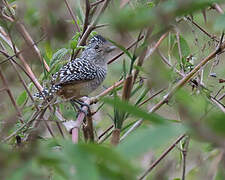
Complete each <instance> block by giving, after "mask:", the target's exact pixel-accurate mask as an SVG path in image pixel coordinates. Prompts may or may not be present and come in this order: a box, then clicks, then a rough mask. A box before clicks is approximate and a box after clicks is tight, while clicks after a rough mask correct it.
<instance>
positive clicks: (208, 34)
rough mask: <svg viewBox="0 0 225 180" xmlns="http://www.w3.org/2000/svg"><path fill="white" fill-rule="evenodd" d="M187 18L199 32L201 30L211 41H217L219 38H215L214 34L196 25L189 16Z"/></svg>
mask: <svg viewBox="0 0 225 180" xmlns="http://www.w3.org/2000/svg"><path fill="white" fill-rule="evenodd" d="M187 20H189V21H190V22H191V23H192V24H194V25H195V26H196V27H197V28H198V29H199V30H200V31H201V32H203V33H204V34H205V35H207V36H208V37H209V38H211V39H212V40H213V41H216V42H219V40H218V39H217V38H216V36H214V35H211V34H210V33H209V32H208V31H206V30H205V29H204V28H202V27H201V26H200V25H198V24H197V23H196V22H195V21H194V20H193V19H191V18H190V17H187Z"/></svg>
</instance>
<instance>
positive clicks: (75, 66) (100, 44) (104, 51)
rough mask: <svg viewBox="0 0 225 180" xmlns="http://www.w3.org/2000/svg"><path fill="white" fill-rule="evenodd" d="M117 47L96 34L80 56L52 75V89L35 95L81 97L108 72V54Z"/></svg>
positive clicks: (95, 85) (97, 84)
mask: <svg viewBox="0 0 225 180" xmlns="http://www.w3.org/2000/svg"><path fill="white" fill-rule="evenodd" d="M113 49H115V47H114V46H112V44H110V43H109V42H108V41H106V40H105V39H104V38H103V37H102V36H100V35H97V36H94V37H93V38H92V39H91V40H90V41H89V44H88V45H87V47H86V48H85V50H84V51H83V52H82V54H81V57H80V58H76V59H74V60H72V61H70V62H68V63H67V64H65V65H64V66H63V67H61V68H60V70H59V71H58V72H57V73H55V74H54V75H53V76H52V81H51V87H50V89H49V90H48V89H46V88H45V89H44V90H43V92H42V94H40V93H36V94H35V96H36V97H38V98H43V96H53V95H55V94H56V95H58V96H60V97H62V98H64V99H71V98H80V97H82V96H85V95H88V94H90V93H91V92H92V91H94V90H95V89H96V88H97V87H98V86H99V85H100V84H101V83H102V82H103V80H104V79H105V77H106V74H107V60H108V54H109V53H110V52H111V51H112V50H113Z"/></svg>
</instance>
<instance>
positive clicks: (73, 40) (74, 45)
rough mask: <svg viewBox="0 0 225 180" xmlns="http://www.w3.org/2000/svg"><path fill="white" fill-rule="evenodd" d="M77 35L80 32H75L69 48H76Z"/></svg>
mask: <svg viewBox="0 0 225 180" xmlns="http://www.w3.org/2000/svg"><path fill="white" fill-rule="evenodd" d="M79 37H80V32H77V33H76V34H75V35H74V36H73V37H72V40H71V41H70V48H71V49H76V48H77V44H78V40H79Z"/></svg>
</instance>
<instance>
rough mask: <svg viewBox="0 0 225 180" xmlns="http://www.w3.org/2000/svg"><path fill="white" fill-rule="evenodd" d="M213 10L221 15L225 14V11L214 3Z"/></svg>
mask: <svg viewBox="0 0 225 180" xmlns="http://www.w3.org/2000/svg"><path fill="white" fill-rule="evenodd" d="M212 8H214V9H215V10H216V11H217V12H218V13H220V14H224V11H223V9H222V8H221V7H220V6H219V4H217V3H214V4H213V5H212Z"/></svg>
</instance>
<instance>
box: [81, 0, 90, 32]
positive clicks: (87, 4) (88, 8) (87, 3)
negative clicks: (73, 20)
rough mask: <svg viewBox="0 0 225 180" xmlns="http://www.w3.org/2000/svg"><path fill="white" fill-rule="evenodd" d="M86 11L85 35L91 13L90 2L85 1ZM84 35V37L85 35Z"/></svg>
mask: <svg viewBox="0 0 225 180" xmlns="http://www.w3.org/2000/svg"><path fill="white" fill-rule="evenodd" d="M85 5H86V10H85V19H84V26H83V34H84V32H85V31H86V29H87V27H88V24H89V13H90V9H91V6H90V2H89V0H85ZM83 34H82V35H83Z"/></svg>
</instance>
